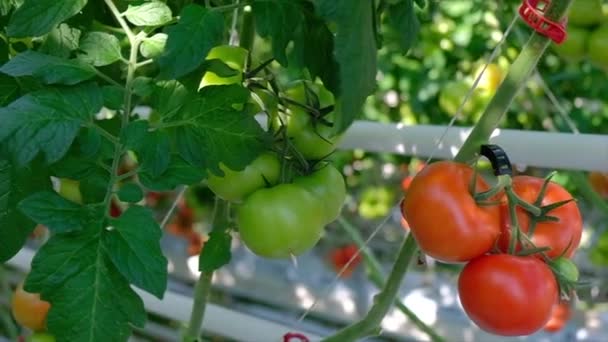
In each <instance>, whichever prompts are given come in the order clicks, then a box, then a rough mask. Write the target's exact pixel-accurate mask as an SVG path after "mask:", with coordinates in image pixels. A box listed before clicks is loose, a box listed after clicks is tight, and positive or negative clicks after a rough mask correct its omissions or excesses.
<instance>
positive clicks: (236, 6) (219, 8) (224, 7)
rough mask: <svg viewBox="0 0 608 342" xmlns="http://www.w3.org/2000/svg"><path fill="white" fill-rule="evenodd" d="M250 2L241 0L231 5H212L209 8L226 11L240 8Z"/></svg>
mask: <svg viewBox="0 0 608 342" xmlns="http://www.w3.org/2000/svg"><path fill="white" fill-rule="evenodd" d="M250 4H251V1H243V2H237V3H235V4H231V5H224V6H217V7H212V8H211V10H212V11H218V12H228V11H232V10H233V9H235V8H242V7H245V6H247V5H250Z"/></svg>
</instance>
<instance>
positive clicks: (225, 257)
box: [198, 230, 232, 273]
mask: <svg viewBox="0 0 608 342" xmlns="http://www.w3.org/2000/svg"><path fill="white" fill-rule="evenodd" d="M231 242H232V236H231V235H230V233H228V232H226V231H215V230H214V231H212V232H211V233H209V240H207V242H205V247H203V250H202V252H201V255H200V256H199V261H198V270H199V271H201V272H203V273H211V272H213V271H215V270H217V269H218V268H220V267H222V266H224V265H226V264H228V263H229V262H230V258H231V256H232V253H231V251H230V244H231Z"/></svg>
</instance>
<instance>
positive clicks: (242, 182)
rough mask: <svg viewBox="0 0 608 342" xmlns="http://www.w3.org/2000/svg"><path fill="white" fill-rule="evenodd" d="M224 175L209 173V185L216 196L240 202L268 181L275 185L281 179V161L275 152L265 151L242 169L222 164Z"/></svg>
mask: <svg viewBox="0 0 608 342" xmlns="http://www.w3.org/2000/svg"><path fill="white" fill-rule="evenodd" d="M220 169H221V170H222V171H224V176H216V175H214V174H211V173H209V177H208V178H207V185H208V186H209V189H211V191H213V192H214V193H215V195H216V196H218V197H219V198H222V199H224V200H226V201H231V202H240V201H242V200H243V199H244V198H245V197H247V196H249V195H250V194H251V193H253V192H254V191H256V190H258V189H260V188H263V187H265V186H266V183H267V182H268V183H269V185H274V184H276V183H277V181H278V180H279V175H280V172H281V162H280V161H279V159H278V157H277V155H276V154H274V153H270V152H265V153H262V154H261V155H260V156H259V157H257V158H256V159H255V160H254V161H253V162H252V163H251V164H249V165H247V167H245V169H243V170H241V171H234V170H231V169H229V168H227V167H226V166H225V165H224V164H220Z"/></svg>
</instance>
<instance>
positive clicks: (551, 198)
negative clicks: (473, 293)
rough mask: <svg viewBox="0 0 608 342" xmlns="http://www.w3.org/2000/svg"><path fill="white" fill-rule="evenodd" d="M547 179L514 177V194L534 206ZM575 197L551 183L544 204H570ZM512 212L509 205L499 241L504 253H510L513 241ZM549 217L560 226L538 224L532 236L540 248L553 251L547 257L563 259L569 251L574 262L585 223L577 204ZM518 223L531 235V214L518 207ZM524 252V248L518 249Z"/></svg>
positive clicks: (556, 210)
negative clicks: (510, 212) (562, 256)
mask: <svg viewBox="0 0 608 342" xmlns="http://www.w3.org/2000/svg"><path fill="white" fill-rule="evenodd" d="M543 183H544V179H542V178H537V177H532V176H515V177H513V191H515V193H516V194H517V195H518V196H519V197H521V198H522V199H523V200H525V201H527V202H529V203H534V202H535V201H536V198H537V197H538V194H539V192H540V190H541V188H542V186H543ZM571 198H572V195H570V193H569V192H568V191H567V190H566V189H564V188H563V187H562V186H561V185H559V184H557V183H554V182H550V183H549V185H548V186H547V190H546V192H545V197H544V198H543V200H542V202H541V206H545V205H549V204H552V203H556V202H561V201H565V200H569V199H571ZM508 212H509V211H508V208H507V207H506V205H503V206H502V207H501V235H500V238H499V241H498V247H499V248H500V249H501V250H502V251H507V250H508V248H509V239H510V237H511V229H510V228H509V225H510V219H509V213H508ZM548 215H550V216H555V217H557V218H558V219H559V222H550V221H547V222H539V223H537V224H536V228H535V229H534V234H533V235H532V236H531V239H532V241H533V242H534V244H535V245H536V247H539V248H540V247H550V248H551V249H550V250H548V251H546V252H545V254H546V255H547V256H548V257H549V258H551V259H553V258H556V257H558V256H560V255H561V254H562V253H563V252H564V251H565V250H566V248H568V250H567V252H566V253H565V255H564V256H566V257H568V258H571V257H572V256H573V255H574V252H575V251H576V249H577V248H578V245H579V243H580V241H581V236H582V233H583V219H582V217H581V213H580V211H579V209H578V206H577V205H576V202H570V203H567V204H565V205H563V206H561V207H558V208H556V209H553V210H551V211H550V212H549V213H548ZM517 222H518V223H519V227H520V229H521V231H522V232H524V233H527V232H528V230H529V228H530V217H529V216H528V213H527V212H526V211H525V210H524V209H522V208H520V207H518V208H517ZM517 249H518V250H519V249H520V246H517Z"/></svg>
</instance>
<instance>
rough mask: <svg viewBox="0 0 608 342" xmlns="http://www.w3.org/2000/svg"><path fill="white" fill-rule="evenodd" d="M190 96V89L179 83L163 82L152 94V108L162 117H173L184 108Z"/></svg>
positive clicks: (173, 81) (159, 83)
mask: <svg viewBox="0 0 608 342" xmlns="http://www.w3.org/2000/svg"><path fill="white" fill-rule="evenodd" d="M190 96H191V94H189V92H188V89H186V87H184V85H183V84H181V83H179V82H178V81H176V80H170V81H161V82H158V83H157V85H156V86H155V87H154V91H153V92H152V108H154V110H155V111H156V112H157V113H158V114H159V115H160V116H162V117H171V116H173V115H175V114H176V113H177V112H178V111H179V110H180V109H181V108H182V106H183V105H184V104H185V103H186V102H187V101H186V99H187V98H188V97H190Z"/></svg>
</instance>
